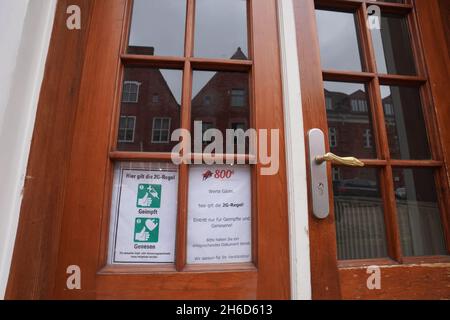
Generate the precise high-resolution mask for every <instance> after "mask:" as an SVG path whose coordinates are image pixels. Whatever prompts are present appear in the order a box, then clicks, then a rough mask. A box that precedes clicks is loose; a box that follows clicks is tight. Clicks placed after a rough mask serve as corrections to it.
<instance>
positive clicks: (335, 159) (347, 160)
mask: <svg viewBox="0 0 450 320" xmlns="http://www.w3.org/2000/svg"><path fill="white" fill-rule="evenodd" d="M325 161H327V162H331V163H333V164H338V165H343V166H347V167H364V163H363V162H362V161H360V160H358V159H356V158H355V157H339V156H337V155H335V154H334V153H331V152H328V153H326V154H325V155H323V156H317V157H316V163H317V164H322V163H324V162H325Z"/></svg>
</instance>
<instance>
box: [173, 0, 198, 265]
mask: <svg viewBox="0 0 450 320" xmlns="http://www.w3.org/2000/svg"><path fill="white" fill-rule="evenodd" d="M186 11H187V17H186V38H185V48H184V52H185V56H186V60H185V62H184V71H183V91H182V103H181V128H182V129H186V130H190V129H191V96H192V66H191V62H190V61H189V59H188V58H189V57H191V56H192V53H193V45H194V19H195V1H194V0H187V10H186ZM189 143H190V141H185V138H183V144H185V145H186V144H189ZM183 150H184V152H185V150H186V149H185V148H184V149H183ZM182 156H186V155H185V154H182ZM178 177H179V180H178V216H177V232H176V250H175V255H176V259H175V267H176V270H177V271H179V272H180V271H183V269H184V268H185V266H186V260H187V219H188V217H187V214H188V197H189V190H188V189H189V165H188V164H186V163H182V164H181V165H180V166H179V174H178Z"/></svg>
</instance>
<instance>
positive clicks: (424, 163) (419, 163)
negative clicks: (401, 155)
mask: <svg viewBox="0 0 450 320" xmlns="http://www.w3.org/2000/svg"><path fill="white" fill-rule="evenodd" d="M390 164H391V166H393V167H400V168H410V167H426V168H440V167H442V166H443V165H444V162H443V161H434V160H396V159H393V160H391V161H390Z"/></svg>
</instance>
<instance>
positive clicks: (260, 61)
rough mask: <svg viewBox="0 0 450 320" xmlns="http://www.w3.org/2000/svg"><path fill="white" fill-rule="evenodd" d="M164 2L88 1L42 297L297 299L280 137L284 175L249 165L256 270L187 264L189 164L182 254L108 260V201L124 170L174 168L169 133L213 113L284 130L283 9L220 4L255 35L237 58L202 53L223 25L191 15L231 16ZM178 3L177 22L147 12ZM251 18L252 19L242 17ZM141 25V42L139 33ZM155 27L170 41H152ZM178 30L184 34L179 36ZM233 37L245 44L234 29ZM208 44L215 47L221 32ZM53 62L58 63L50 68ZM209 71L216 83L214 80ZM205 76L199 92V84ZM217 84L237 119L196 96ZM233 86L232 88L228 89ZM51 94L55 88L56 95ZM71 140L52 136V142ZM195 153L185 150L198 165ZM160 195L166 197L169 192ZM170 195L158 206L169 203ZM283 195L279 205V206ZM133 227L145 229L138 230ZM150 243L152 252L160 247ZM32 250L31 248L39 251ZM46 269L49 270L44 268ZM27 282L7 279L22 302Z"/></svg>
mask: <svg viewBox="0 0 450 320" xmlns="http://www.w3.org/2000/svg"><path fill="white" fill-rule="evenodd" d="M157 2H160V4H161V6H158V7H157V8H156V9H157V10H156V9H155V8H153V9H152V10H153V11H149V10H148V8H147V9H146V8H143V7H142V6H144V7H145V5H146V4H148V3H150V2H147V1H144V2H143V1H138V0H135V1H130V0H111V1H103V0H96V1H92V2H90V3H92V8H91V9H92V10H90V11H86V14H89V18H90V20H89V21H90V24H87V23H86V25H84V27H85V28H88V30H86V31H85V30H83V32H86V34H88V38H87V40H86V41H87V44H86V48H85V49H83V50H82V53H83V54H84V57H85V58H84V59H82V60H81V61H80V62H79V63H78V68H80V69H82V74H81V79H80V89H79V92H77V94H78V99H77V103H76V114H75V115H74V121H73V122H72V126H73V138H72V139H71V142H70V144H69V146H70V148H69V149H70V152H68V154H69V156H68V158H69V159H67V163H69V165H68V168H67V172H66V175H65V176H64V183H63V185H62V186H61V189H62V191H61V193H60V194H59V197H58V200H57V201H56V205H55V207H54V208H53V210H52V211H51V212H50V213H46V214H49V215H50V218H49V219H48V220H49V221H48V223H49V224H52V226H53V227H54V229H55V230H57V231H58V233H57V234H55V236H54V239H53V240H54V243H55V246H56V244H57V248H56V249H55V250H53V251H52V253H51V254H49V257H48V262H49V264H50V265H52V266H54V269H50V270H51V271H50V272H49V274H47V277H46V278H45V281H46V282H47V281H48V282H49V283H50V285H48V288H47V289H46V290H45V292H42V293H41V292H40V293H35V294H34V296H33V297H34V298H42V297H45V298H56V299H107V298H114V299H116V298H117V299H120V298H127V299H131V298H135V299H288V298H289V297H290V275H289V245H288V239H289V236H288V219H287V195H286V172H285V159H284V137H283V132H282V130H281V132H280V150H279V151H280V159H279V163H280V170H279V171H278V173H277V174H275V175H272V176H262V175H260V174H259V172H260V169H261V165H259V164H256V165H253V164H247V166H248V167H249V168H250V176H251V179H250V180H251V183H248V182H247V180H246V188H247V189H248V190H249V192H250V194H251V196H252V197H251V200H250V202H251V203H250V204H249V206H250V205H251V208H250V210H251V238H252V239H251V247H250V248H251V257H250V258H249V260H250V262H242V263H227V264H220V263H215V264H211V263H210V264H188V263H187V262H188V256H187V254H188V250H187V246H188V219H189V217H190V211H189V209H188V208H189V199H190V197H189V195H190V190H189V173H190V171H191V166H190V165H189V164H187V163H181V164H180V165H178V166H177V167H178V168H177V169H178V191H177V195H175V196H174V197H173V198H171V200H170V201H172V202H173V203H176V205H175V207H176V219H175V222H174V223H172V231H173V232H174V233H175V244H174V246H175V249H174V256H172V257H170V258H168V259H167V260H164V261H162V260H161V261H162V262H164V263H158V264H157V263H139V264H127V263H112V262H111V259H109V258H110V257H109V255H108V252H109V243H110V229H111V228H110V226H111V222H112V221H113V218H114V212H115V211H114V208H112V207H111V204H112V202H113V190H114V172H115V168H116V166H117V165H120V164H124V166H127V165H128V166H130V167H134V166H140V165H142V163H144V165H143V166H144V167H145V166H147V165H148V166H150V167H153V166H156V167H157V166H160V167H161V166H164V165H166V164H170V165H172V164H171V156H172V155H171V152H170V151H171V150H172V145H171V144H170V143H169V141H168V136H169V135H170V133H172V132H173V130H175V129H177V128H184V129H192V128H191V126H192V124H191V120H192V121H193V120H195V119H194V118H198V117H200V118H202V120H208V119H206V118H208V117H210V118H211V121H216V122H217V124H216V125H217V126H219V128H221V129H226V128H228V127H231V128H249V127H252V128H255V129H258V128H264V129H269V130H270V129H280V128H283V127H284V126H283V111H282V94H281V71H280V64H279V61H280V57H279V47H278V28H277V10H276V9H277V8H276V1H274V0H258V1H251V0H250V1H246V2H243V1H240V0H239V1H229V0H227V1H222V3H221V5H222V7H223V8H225V9H226V10H227V11H229V13H230V14H228V15H225V16H226V18H227V19H228V18H233V19H235V20H236V21H235V22H236V23H235V24H233V26H232V27H233V28H236V27H244V28H247V27H248V33H247V34H248V35H247V37H245V36H242V35H239V36H238V38H239V39H238V40H239V41H237V42H235V41H231V43H232V44H233V47H232V48H231V49H233V50H232V52H231V53H230V52H229V50H230V47H226V48H225V47H224V48H222V47H219V46H217V45H215V46H214V45H211V44H210V47H208V46H207V45H205V43H204V42H205V41H208V39H207V38H208V37H206V39H202V36H203V35H204V33H205V32H214V30H217V29H214V28H213V27H211V28H208V29H206V30H202V29H201V26H200V27H198V28H196V24H195V21H196V20H195V19H194V18H195V16H196V15H204V14H205V10H206V12H212V11H215V14H219V17H218V18H217V19H214V20H210V19H209V21H207V22H208V23H219V22H220V21H222V22H224V21H225V22H226V20H227V19H224V15H223V12H217V11H218V10H217V8H216V7H214V6H213V7H211V6H208V3H209V4H210V1H206V2H205V1H203V0H197V1H194V0H187V1H181V0H180V1H178V0H177V1H171V2H172V4H178V5H177V6H165V4H167V3H168V2H167V1H165V0H164V1H157ZM155 3H156V2H155ZM180 3H181V4H182V5H179V4H180ZM183 3H184V5H183ZM133 4H135V5H136V6H137V7H138V8H137V9H136V10H133ZM139 6H141V7H139ZM205 6H206V7H205ZM236 6H237V9H236ZM169 7H170V10H175V9H177V10H178V11H176V10H175V11H176V12H177V13H176V14H175V15H172V16H171V17H172V18H173V19H172V20H171V19H168V18H165V19H162V20H161V19H156V20H161V21H162V22H164V23H165V24H167V26H165V27H161V26H156V27H155V26H154V25H152V22H153V21H154V20H155V19H150V18H149V16H151V15H155V14H156V16H158V17H163V18H164V14H168V10H169ZM174 8H175V9H174ZM65 9H66V7H64V6H63V5H61V6H58V12H57V16H58V15H63V16H65ZM170 10H169V11H170ZM180 10H181V11H180ZM208 10H209V11H208ZM239 10H241V11H239ZM242 10H243V11H244V12H245V15H242ZM156 11H157V12H156ZM133 12H134V13H135V14H134V15H133ZM180 12H181V13H180ZM172 13H174V12H173V11H172ZM239 13H240V14H239ZM207 20H208V19H207ZM198 21H201V19H200V20H198ZM162 22H161V23H162ZM207 22H205V23H207ZM172 23H173V24H172ZM201 25H203V24H201ZM199 28H200V30H199ZM222 28H223V25H220V26H219V30H220V29H222ZM230 28H231V27H230ZM130 29H131V34H130ZM137 29H139V30H140V31H139V30H138V31H139V32H140V33H141V34H139V35H136V32H137V31H136V30H137ZM231 29H232V28H231ZM231 29H229V30H228V29H227V30H228V31H230V30H231ZM155 30H156V31H158V30H159V31H161V33H160V34H156V36H155V32H156V31H155ZM177 30H178V31H177ZM180 30H184V31H180ZM67 32H71V31H68V30H67V28H65V24H63V23H59V24H57V25H55V32H54V36H53V38H52V43H51V46H52V48H58V46H59V45H60V43H59V42H58V40H59V39H60V37H64V36H65V33H67ZM180 32H181V33H185V35H184V36H182V37H179V33H180ZM55 35H56V36H55ZM194 35H195V37H194ZM152 36H155V37H152ZM227 36H229V37H233V36H236V32H231V34H228V35H227ZM223 37H224V38H225V37H226V35H223ZM168 39H169V40H170V41H169V40H168ZM177 39H178V40H177ZM211 39H212V40H215V39H217V35H216V36H214V37H212V38H211ZM129 40H130V42H129ZM172 40H173V43H175V42H177V41H178V42H181V44H180V43H178V45H177V46H171V43H172ZM128 44H130V45H128ZM197 44H198V45H197ZM235 45H236V46H235ZM180 46H181V49H180ZM238 46H239V48H238ZM196 49H199V50H198V51H196ZM210 49H211V50H210ZM212 49H214V50H212ZM76 53H77V52H74V53H73V54H76ZM224 54H226V55H224ZM197 55H198V57H197ZM243 56H245V57H246V59H244V58H243ZM47 65H51V61H50V62H49V63H48V64H47ZM52 72H56V71H55V70H54V69H52V68H47V77H48V74H52ZM58 72H59V71H58ZM205 74H207V76H208V77H209V78H206V80H205V76H204V75H205ZM198 75H200V76H199V79H200V85H197V84H196V83H194V82H195V81H194V82H193V79H194V80H195V79H197V76H198ZM211 75H212V77H211ZM66 77H70V75H66ZM213 80H215V81H216V88H217V86H218V87H219V88H220V89H221V90H219V93H218V94H217V96H224V95H226V94H229V99H228V98H227V99H228V100H226V103H227V105H228V104H229V105H230V108H232V110H233V112H231V114H232V115H233V116H232V117H231V116H230V118H226V117H223V115H222V114H221V113H220V112H219V111H220V110H218V112H219V113H217V114H213V115H209V114H205V108H204V104H206V103H211V104H212V106H214V103H215V101H214V97H213V98H212V99H210V100H208V99H206V96H205V98H204V99H197V100H199V101H197V100H196V95H198V92H196V90H199V89H202V86H203V89H202V92H204V91H208V88H206V87H207V85H205V83H209V84H210V87H212V83H213ZM196 81H197V80H196ZM227 86H233V88H229V90H226V89H227ZM234 86H236V87H234ZM167 87H169V88H170V90H167ZM149 88H150V89H149ZM205 88H206V89H205ZM210 89H211V88H210ZM212 89H214V88H212ZM48 90H53V87H52V88H51V89H48ZM64 92H65V91H64ZM175 93H177V94H175ZM73 94H74V92H72V91H70V90H68V92H67V93H66V95H67V96H70V95H73ZM198 96H199V97H200V96H201V95H198ZM208 101H209V102H208ZM45 107H46V106H41V108H45ZM58 110H59V111H57V112H59V113H63V112H66V110H64V109H63V108H61V109H58ZM62 135H63V133H61V135H54V136H53V137H52V138H51V140H50V141H53V139H58V138H59V137H60V136H62ZM197 156H198V155H194V154H186V157H189V158H191V159H193V158H195V157H197ZM218 156H221V157H223V158H226V157H227V155H218ZM239 157H241V158H245V159H246V160H247V161H248V160H249V159H250V156H249V155H247V154H244V155H239ZM237 158H238V157H237V156H235V157H233V159H237ZM36 161H38V160H36ZM130 162H131V163H132V164H131V165H130V164H129V163H130ZM161 163H162V164H164V165H161ZM61 174H63V173H61ZM149 190H150V189H149ZM156 190H157V193H159V195H161V189H156ZM164 192H165V191H164V190H163V191H162V196H161V198H164V196H165V193H164ZM274 194H277V197H275V198H274V197H273V195H274ZM41 196H42V197H44V196H45V195H41ZM152 197H153V198H154V195H153V194H152ZM153 198H152V199H153ZM138 200H139V199H138ZM147 200H148V199H147ZM147 200H146V201H144V202H138V201H135V200H133V203H132V206H134V210H136V207H138V208H139V207H143V208H147V207H148V208H151V207H152V206H151V205H148V204H149V202H148V201H147ZM153 200H154V199H153ZM153 200H152V201H153ZM34 204H35V205H37V204H36V203H34ZM24 208H26V206H25V207H24ZM143 211H146V210H143ZM147 211H150V210H147ZM22 214H23V213H22ZM162 221H163V220H162V219H161V220H160V222H162ZM141 222H142V221H141ZM141 222H139V223H141ZM151 222H153V225H150V227H149V226H148V224H147V221H146V223H145V226H146V228H148V230H150V231H152V230H156V229H155V228H154V226H156V225H157V223H158V221H157V220H152V221H151ZM172 222H173V221H172ZM21 223H22V222H21ZM139 223H138V222H137V220H136V226H138V225H139V226H140V227H141V228H142V224H139ZM25 229H26V228H25ZM173 229H175V230H173ZM134 230H135V232H136V230H137V229H134ZM145 230H147V229H145ZM145 230H144V231H145ZM148 230H147V231H148ZM137 231H139V230H137ZM21 234H22V236H21V237H22V238H19V239H18V241H21V239H22V241H23V240H24V238H23V237H25V238H26V240H27V241H28V240H30V239H32V240H35V242H38V241H41V239H42V238H40V237H39V236H36V235H35V233H31V234H28V235H25V233H24V232H23V233H21ZM19 237H20V236H19ZM152 237H153V238H152ZM154 237H155V235H154V234H153V235H148V236H145V232H144V233H143V237H141V235H137V236H136V235H135V238H134V240H136V239H137V240H139V241H141V242H142V243H144V242H147V240H149V242H151V241H155V239H156V238H154ZM156 237H157V236H156ZM31 242H33V241H31ZM142 243H141V245H143V246H145V245H149V246H150V245H151V244H147V243H145V244H142ZM28 245H29V246H32V244H31V243H30V244H28ZM274 257H276V259H274ZM17 259H19V260H18V261H22V259H23V256H21V255H20V254H18V256H17ZM15 265H18V263H15ZM74 265H75V266H79V267H80V271H81V289H80V290H68V287H67V278H68V273H67V270H68V267H69V266H74ZM36 269H38V268H36ZM29 271H30V270H28V272H29ZM40 272H41V273H42V274H46V273H45V272H46V270H40ZM275 275H276V276H275ZM20 279H21V278H19V277H13V278H12V280H11V281H10V283H9V286H10V288H13V289H12V291H10V292H12V294H9V297H19V298H20V297H23V296H27V295H28V291H32V290H31V289H32V288H28V287H27V286H26V285H25V286H23V288H19V287H21V286H20V285H19V284H18V281H20ZM32 284H34V286H33V288H35V287H38V288H41V285H43V284H42V281H35V282H34V283H32Z"/></svg>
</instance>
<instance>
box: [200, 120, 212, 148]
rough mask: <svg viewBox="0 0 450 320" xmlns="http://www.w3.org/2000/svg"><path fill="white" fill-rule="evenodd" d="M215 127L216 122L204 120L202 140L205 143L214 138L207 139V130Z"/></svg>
mask: <svg viewBox="0 0 450 320" xmlns="http://www.w3.org/2000/svg"><path fill="white" fill-rule="evenodd" d="M213 127H214V124H213V123H212V122H204V121H202V141H203V143H208V142H210V141H211V140H212V139H205V132H206V131H208V130H209V129H212V128H213Z"/></svg>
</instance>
